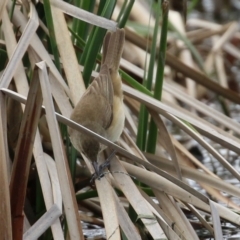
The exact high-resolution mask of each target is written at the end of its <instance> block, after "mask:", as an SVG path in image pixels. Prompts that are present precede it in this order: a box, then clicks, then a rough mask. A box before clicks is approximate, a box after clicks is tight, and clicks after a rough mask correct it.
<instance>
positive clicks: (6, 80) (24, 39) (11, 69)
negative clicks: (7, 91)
mask: <svg viewBox="0 0 240 240" xmlns="http://www.w3.org/2000/svg"><path fill="white" fill-rule="evenodd" d="M30 6H31V8H30V9H31V11H30V19H29V21H28V23H27V25H26V28H25V29H24V31H23V34H22V36H21V38H20V39H19V42H18V44H17V47H16V49H15V51H14V53H13V55H12V57H11V58H10V60H9V62H8V65H7V66H6V68H5V70H4V72H3V74H2V77H1V79H0V87H8V85H9V84H10V82H11V80H12V77H13V75H14V73H15V71H16V68H17V66H18V63H19V61H21V59H22V57H23V55H24V53H25V52H26V50H27V48H28V46H29V44H30V41H31V39H32V37H33V35H34V34H35V32H36V30H37V28H38V15H37V12H36V10H35V7H34V5H33V4H32V3H31V5H30Z"/></svg>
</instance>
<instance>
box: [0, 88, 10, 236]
mask: <svg viewBox="0 0 240 240" xmlns="http://www.w3.org/2000/svg"><path fill="white" fill-rule="evenodd" d="M6 130H7V119H6V98H5V96H4V95H3V93H2V92H1V93H0V132H1V134H0V166H1V167H0V182H1V187H0V199H1V205H0V216H1V224H0V233H1V236H2V238H3V239H9V240H11V239H12V224H11V209H10V193H9V176H10V167H9V156H8V148H7V132H6Z"/></svg>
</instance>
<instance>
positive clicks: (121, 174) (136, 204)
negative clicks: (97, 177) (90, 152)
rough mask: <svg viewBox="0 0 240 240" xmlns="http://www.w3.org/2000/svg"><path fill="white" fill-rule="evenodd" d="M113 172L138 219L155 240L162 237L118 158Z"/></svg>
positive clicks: (112, 164)
mask: <svg viewBox="0 0 240 240" xmlns="http://www.w3.org/2000/svg"><path fill="white" fill-rule="evenodd" d="M111 172H112V175H113V177H114V179H115V180H116V182H117V186H119V187H120V189H121V191H122V192H123V193H124V195H125V196H126V198H127V199H128V201H129V203H130V204H131V206H132V207H133V208H134V210H135V212H136V213H137V219H140V220H141V221H142V223H143V224H144V225H145V227H146V228H147V229H148V231H149V233H150V234H151V235H152V237H153V239H156V238H157V236H160V235H161V232H162V231H161V228H160V226H159V225H158V223H157V221H156V218H155V216H154V215H153V213H152V212H151V210H150V209H149V207H148V205H147V204H146V202H145V200H144V198H143V197H142V195H141V194H140V192H139V190H138V189H137V187H136V185H135V184H134V182H133V181H132V179H131V178H130V177H129V176H128V173H127V172H126V170H125V169H124V168H123V166H122V165H121V164H120V161H119V160H118V159H117V158H116V157H115V158H114V159H113V160H112V162H111ZM136 199H137V201H136Z"/></svg>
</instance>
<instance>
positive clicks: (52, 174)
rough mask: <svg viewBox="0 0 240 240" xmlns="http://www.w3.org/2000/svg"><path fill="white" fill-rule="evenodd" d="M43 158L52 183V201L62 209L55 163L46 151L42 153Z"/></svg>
mask: <svg viewBox="0 0 240 240" xmlns="http://www.w3.org/2000/svg"><path fill="white" fill-rule="evenodd" d="M44 159H45V161H46V165H47V168H48V173H49V176H50V179H51V183H52V192H53V202H54V204H56V205H57V206H58V208H59V210H61V211H62V194H61V188H60V184H59V179H58V175H57V169H56V164H55V162H54V160H53V159H52V158H51V157H50V156H49V155H47V154H46V153H45V154H44Z"/></svg>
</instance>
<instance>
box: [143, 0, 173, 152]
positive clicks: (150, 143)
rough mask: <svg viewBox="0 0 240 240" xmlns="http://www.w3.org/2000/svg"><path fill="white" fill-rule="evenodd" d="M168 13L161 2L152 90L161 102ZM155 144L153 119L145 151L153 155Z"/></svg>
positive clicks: (167, 8) (155, 131)
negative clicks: (156, 59) (157, 49)
mask: <svg viewBox="0 0 240 240" xmlns="http://www.w3.org/2000/svg"><path fill="white" fill-rule="evenodd" d="M168 11H169V1H168V0H162V30H161V39H160V46H159V54H158V57H159V59H158V67H157V74H156V84H155V89H154V98H156V99H158V100H161V98H162V85H163V75H164V65H165V54H166V46H167V30H168ZM156 142H157V126H156V124H155V123H154V120H153V118H151V121H150V127H149V135H148V142H147V151H148V152H150V153H154V152H155V149H156Z"/></svg>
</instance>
